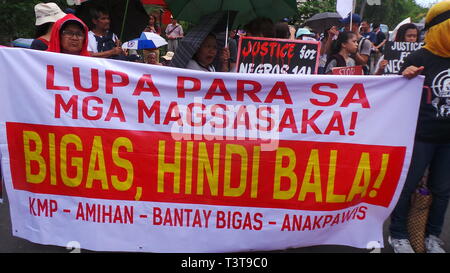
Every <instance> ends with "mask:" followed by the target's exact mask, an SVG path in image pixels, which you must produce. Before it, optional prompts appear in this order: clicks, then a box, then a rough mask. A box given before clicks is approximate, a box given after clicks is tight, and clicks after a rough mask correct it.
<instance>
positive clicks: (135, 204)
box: [0, 48, 423, 252]
mask: <svg viewBox="0 0 450 273" xmlns="http://www.w3.org/2000/svg"><path fill="white" fill-rule="evenodd" d="M0 62H1V63H2V64H3V65H2V66H1V67H0V90H2V93H3V99H2V100H1V101H0V123H1V131H0V149H1V155H2V170H3V174H4V178H5V188H6V191H7V193H8V199H9V202H10V213H11V221H12V230H13V235H14V236H18V237H21V238H25V239H27V240H30V241H32V242H35V243H40V244H52V245H59V246H65V245H66V244H67V243H68V242H74V241H75V242H78V244H79V246H80V247H81V248H83V249H90V250H99V251H148V252H237V251H249V250H275V249H285V248H290V247H302V246H310V245H321V244H327V245H329V244H335V245H348V246H354V247H359V248H365V247H366V246H369V245H370V246H373V243H374V242H377V243H379V244H380V246H382V245H383V235H382V231H383V222H384V221H385V220H386V218H387V217H388V215H389V214H390V212H391V211H392V209H393V208H394V206H395V204H396V202H397V200H398V197H399V194H400V192H401V189H402V186H403V183H404V180H405V178H406V174H407V170H408V167H409V163H410V159H411V154H412V148H413V141H414V133H415V127H416V121H417V115H418V108H419V101H420V97H421V89H422V84H423V77H418V78H415V79H412V80H406V79H403V78H402V77H400V76H391V77H382V76H379V77H368V76H366V77H364V76H351V77H339V76H332V75H327V76H323V75H322V76H299V75H250V74H238V73H204V72H200V71H193V70H186V69H177V68H170V67H162V66H149V65H147V64H138V63H129V62H122V61H117V60H107V59H100V58H90V57H81V56H72V55H68V54H58V53H51V52H41V51H33V50H26V49H14V48H11V49H10V48H8V49H0ZM24 63H26V64H27V65H26V66H25V65H23V64H24ZM398 109H402V111H398ZM386 113H395V115H396V118H395V119H393V118H391V116H389V115H386ZM388 128H396V132H395V134H387V133H386V131H387V130H388ZM261 238H264V240H261Z"/></svg>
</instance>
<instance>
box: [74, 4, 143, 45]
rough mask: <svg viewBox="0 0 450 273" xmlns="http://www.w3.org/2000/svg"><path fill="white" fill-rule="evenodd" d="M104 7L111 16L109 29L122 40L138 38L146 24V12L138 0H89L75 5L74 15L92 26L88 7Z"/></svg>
mask: <svg viewBox="0 0 450 273" xmlns="http://www.w3.org/2000/svg"><path fill="white" fill-rule="evenodd" d="M95 7H104V8H106V9H107V10H108V12H109V16H110V18H111V28H110V29H111V31H112V32H113V33H115V34H116V35H119V39H120V40H122V41H129V40H132V39H135V38H138V37H139V36H140V35H141V33H142V30H144V29H145V26H146V25H147V24H148V19H149V17H148V14H147V12H146V11H145V9H144V7H143V6H142V3H141V2H140V1H139V0H89V1H85V2H83V3H81V5H80V6H78V7H77V9H76V12H75V15H76V16H77V17H78V18H80V19H81V20H83V22H85V23H86V24H87V25H88V26H89V27H91V26H92V21H91V15H90V9H91V8H95Z"/></svg>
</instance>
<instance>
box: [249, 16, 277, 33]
mask: <svg viewBox="0 0 450 273" xmlns="http://www.w3.org/2000/svg"><path fill="white" fill-rule="evenodd" d="M244 29H245V31H246V32H249V33H250V34H252V35H254V36H262V37H268V38H273V37H275V27H274V24H273V21H272V20H271V19H269V18H267V17H257V18H255V19H253V20H252V21H250V22H249V23H248V24H246V25H245V26H244Z"/></svg>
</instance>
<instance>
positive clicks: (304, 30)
mask: <svg viewBox="0 0 450 273" xmlns="http://www.w3.org/2000/svg"><path fill="white" fill-rule="evenodd" d="M311 34H314V33H312V32H311V31H310V30H309V29H307V28H299V29H297V33H296V34H295V38H298V37H300V36H302V35H311Z"/></svg>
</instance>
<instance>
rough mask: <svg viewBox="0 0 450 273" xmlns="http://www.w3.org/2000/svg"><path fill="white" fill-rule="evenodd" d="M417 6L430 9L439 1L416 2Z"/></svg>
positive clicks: (422, 0)
mask: <svg viewBox="0 0 450 273" xmlns="http://www.w3.org/2000/svg"><path fill="white" fill-rule="evenodd" d="M415 1H416V3H417V4H419V5H421V6H423V7H426V8H428V7H430V5H431V4H434V3H436V2H438V1H437V0H415Z"/></svg>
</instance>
